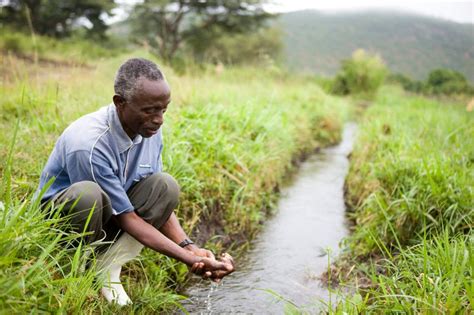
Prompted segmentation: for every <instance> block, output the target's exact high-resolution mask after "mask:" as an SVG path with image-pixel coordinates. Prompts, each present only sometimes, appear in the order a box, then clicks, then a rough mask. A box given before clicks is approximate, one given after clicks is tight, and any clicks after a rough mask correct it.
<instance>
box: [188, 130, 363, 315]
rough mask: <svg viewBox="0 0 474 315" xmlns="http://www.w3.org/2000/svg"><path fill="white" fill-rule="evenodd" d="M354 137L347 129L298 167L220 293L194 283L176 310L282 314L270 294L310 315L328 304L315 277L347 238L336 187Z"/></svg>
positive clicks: (214, 287) (339, 190)
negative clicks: (182, 308)
mask: <svg viewBox="0 0 474 315" xmlns="http://www.w3.org/2000/svg"><path fill="white" fill-rule="evenodd" d="M355 132H356V125H355V124H354V123H348V124H347V125H346V126H345V128H344V132H343V138H342V141H341V143H340V144H338V145H336V146H333V147H329V148H326V149H323V150H321V151H320V152H318V153H317V154H314V155H313V156H311V157H310V158H309V159H307V160H306V161H305V162H304V163H302V165H301V167H300V168H299V170H298V172H297V174H296V176H295V177H294V179H293V180H292V181H291V183H289V185H287V186H286V187H284V188H283V189H282V197H281V199H280V201H279V203H278V209H277V211H276V214H275V215H274V216H273V217H271V218H270V219H269V220H268V222H267V223H266V225H265V227H264V229H263V231H262V232H261V233H260V234H259V235H258V237H257V238H256V239H255V240H254V241H253V242H252V244H251V246H250V248H251V249H250V250H249V251H248V253H246V254H245V255H244V257H239V259H237V260H236V268H237V271H235V272H234V273H233V274H231V275H229V276H228V277H227V278H225V279H224V280H223V281H222V283H221V284H219V285H216V284H214V283H210V282H209V281H204V280H201V281H199V282H197V283H195V284H193V285H192V286H190V287H189V288H187V290H186V291H185V292H184V294H185V295H187V296H188V297H189V298H188V299H187V300H185V301H184V303H183V304H184V307H185V308H186V310H187V311H188V312H189V313H191V314H222V313H226V314H229V313H230V314H235V313H239V314H242V313H244V314H281V313H283V312H284V307H285V305H284V304H285V302H284V301H283V300H282V299H281V298H276V297H275V295H273V294H272V293H270V290H271V291H273V292H275V293H277V294H278V295H280V296H281V297H284V299H286V300H289V301H291V302H292V303H294V304H295V305H297V306H298V307H300V308H301V310H305V311H309V312H310V313H315V312H318V310H320V309H321V307H322V306H323V305H324V303H328V302H329V300H330V299H334V297H333V296H332V295H333V294H331V293H330V292H329V291H328V289H327V288H326V287H325V286H324V285H323V284H322V282H321V281H320V280H319V275H321V274H322V273H323V272H324V271H326V270H327V268H328V260H329V258H330V259H334V257H335V256H336V255H337V254H338V251H339V246H338V244H339V242H340V241H341V239H342V238H343V237H344V236H346V235H347V233H348V229H347V222H346V217H345V204H344V197H343V184H344V178H345V176H346V174H347V171H348V166H349V162H348V159H347V155H348V154H349V153H350V152H351V150H352V143H353V141H354V135H355ZM328 253H329V256H328Z"/></svg>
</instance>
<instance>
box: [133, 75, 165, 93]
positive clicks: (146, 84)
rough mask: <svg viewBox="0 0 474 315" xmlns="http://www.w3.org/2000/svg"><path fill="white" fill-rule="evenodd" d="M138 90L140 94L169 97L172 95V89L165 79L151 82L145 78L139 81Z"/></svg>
mask: <svg viewBox="0 0 474 315" xmlns="http://www.w3.org/2000/svg"><path fill="white" fill-rule="evenodd" d="M137 90H139V91H140V92H142V93H143V92H144V93H148V94H154V95H157V94H159V95H163V96H164V95H168V94H171V90H170V87H169V85H168V82H166V80H164V79H159V80H150V79H147V78H145V77H142V78H140V79H138V81H137Z"/></svg>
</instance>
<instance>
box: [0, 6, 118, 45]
mask: <svg viewBox="0 0 474 315" xmlns="http://www.w3.org/2000/svg"><path fill="white" fill-rule="evenodd" d="M114 7H115V3H114V1H113V0H9V1H7V2H6V4H3V5H2V6H1V7H0V21H1V22H2V24H6V25H11V26H13V27H17V28H20V29H28V28H29V27H32V28H33V30H34V31H35V32H37V33H39V34H44V35H50V36H54V37H65V36H68V35H69V34H70V33H71V30H72V29H73V27H74V26H78V22H79V21H80V19H81V18H82V19H85V20H86V21H88V22H89V24H90V25H91V27H90V28H89V30H88V33H89V34H90V35H92V36H97V37H104V36H105V31H106V29H107V25H106V24H105V22H104V20H103V18H104V14H110V11H111V10H112V9H113V8H114Z"/></svg>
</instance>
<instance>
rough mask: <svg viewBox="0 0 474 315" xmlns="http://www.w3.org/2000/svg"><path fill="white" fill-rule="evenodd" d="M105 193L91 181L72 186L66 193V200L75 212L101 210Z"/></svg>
mask: <svg viewBox="0 0 474 315" xmlns="http://www.w3.org/2000/svg"><path fill="white" fill-rule="evenodd" d="M104 197H105V192H104V191H103V190H102V188H100V186H99V185H98V184H97V183H95V182H92V181H82V182H77V183H74V184H72V185H71V186H70V187H69V189H68V191H67V197H66V198H67V199H68V200H70V202H72V204H71V205H72V206H73V208H74V209H76V210H90V209H92V208H94V209H102V207H103V204H104Z"/></svg>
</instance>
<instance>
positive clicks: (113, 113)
mask: <svg viewBox="0 0 474 315" xmlns="http://www.w3.org/2000/svg"><path fill="white" fill-rule="evenodd" d="M108 116H109V127H110V133H111V134H112V135H113V137H114V138H115V140H116V141H117V144H118V149H119V151H120V153H123V152H125V151H127V150H128V149H129V148H130V147H131V146H132V145H134V144H139V143H141V142H142V140H143V137H142V136H141V135H137V136H136V137H135V138H134V139H133V141H132V140H131V139H130V137H129V136H128V135H127V133H126V132H125V130H123V127H122V123H121V122H120V119H119V117H118V114H117V108H116V107H115V104H110V105H109V108H108Z"/></svg>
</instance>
